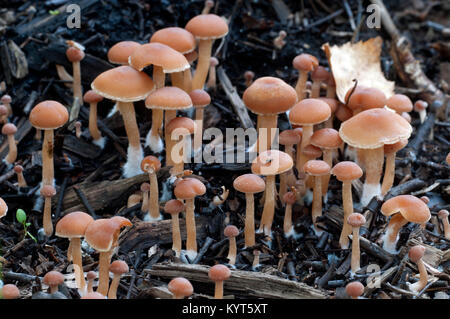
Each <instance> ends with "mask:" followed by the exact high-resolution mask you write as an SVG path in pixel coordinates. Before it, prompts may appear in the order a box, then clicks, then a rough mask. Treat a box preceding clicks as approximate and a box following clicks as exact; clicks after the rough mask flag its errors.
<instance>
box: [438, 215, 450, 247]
mask: <svg viewBox="0 0 450 319" xmlns="http://www.w3.org/2000/svg"><path fill="white" fill-rule="evenodd" d="M448 215H449V213H448V210H446V209H441V210H440V211H439V213H438V217H439V219H440V220H441V221H442V224H443V225H444V236H445V238H447V239H449V240H450V223H449V221H448Z"/></svg>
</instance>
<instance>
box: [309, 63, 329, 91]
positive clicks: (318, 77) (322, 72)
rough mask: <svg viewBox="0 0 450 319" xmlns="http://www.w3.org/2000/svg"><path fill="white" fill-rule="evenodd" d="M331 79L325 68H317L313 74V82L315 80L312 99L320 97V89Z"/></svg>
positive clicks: (312, 87)
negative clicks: (323, 83)
mask: <svg viewBox="0 0 450 319" xmlns="http://www.w3.org/2000/svg"><path fill="white" fill-rule="evenodd" d="M329 77H330V72H328V71H327V69H325V68H324V67H323V66H321V65H319V66H317V67H316V68H315V69H314V70H313V71H312V72H311V80H313V83H312V86H311V98H312V99H316V98H318V97H319V96H320V87H321V85H322V82H325V81H327V80H328V78H329Z"/></svg>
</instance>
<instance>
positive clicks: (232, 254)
mask: <svg viewBox="0 0 450 319" xmlns="http://www.w3.org/2000/svg"><path fill="white" fill-rule="evenodd" d="M228 243H229V245H228V246H229V249H228V256H227V258H228V263H229V264H230V265H234V264H235V263H236V252H237V247H236V237H228Z"/></svg>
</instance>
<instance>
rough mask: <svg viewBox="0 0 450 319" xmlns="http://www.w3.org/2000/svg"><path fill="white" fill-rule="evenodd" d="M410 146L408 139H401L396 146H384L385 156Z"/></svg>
mask: <svg viewBox="0 0 450 319" xmlns="http://www.w3.org/2000/svg"><path fill="white" fill-rule="evenodd" d="M407 144H408V139H406V138H405V139H401V140H400V141H398V142H397V143H394V144H385V145H384V154H389V153H396V152H398V151H399V150H401V149H402V148H404V147H405V146H406V145H407Z"/></svg>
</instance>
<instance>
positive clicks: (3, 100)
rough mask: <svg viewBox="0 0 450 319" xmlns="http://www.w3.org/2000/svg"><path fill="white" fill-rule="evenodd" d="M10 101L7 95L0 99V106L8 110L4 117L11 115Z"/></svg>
mask: <svg viewBox="0 0 450 319" xmlns="http://www.w3.org/2000/svg"><path fill="white" fill-rule="evenodd" d="M11 101H12V99H11V96H9V95H8V94H5V95H3V96H2V98H1V99H0V102H2V104H3V105H4V106H6V108H7V110H8V113H7V115H6V117H8V116H11V115H12V114H13V111H12V107H11Z"/></svg>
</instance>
